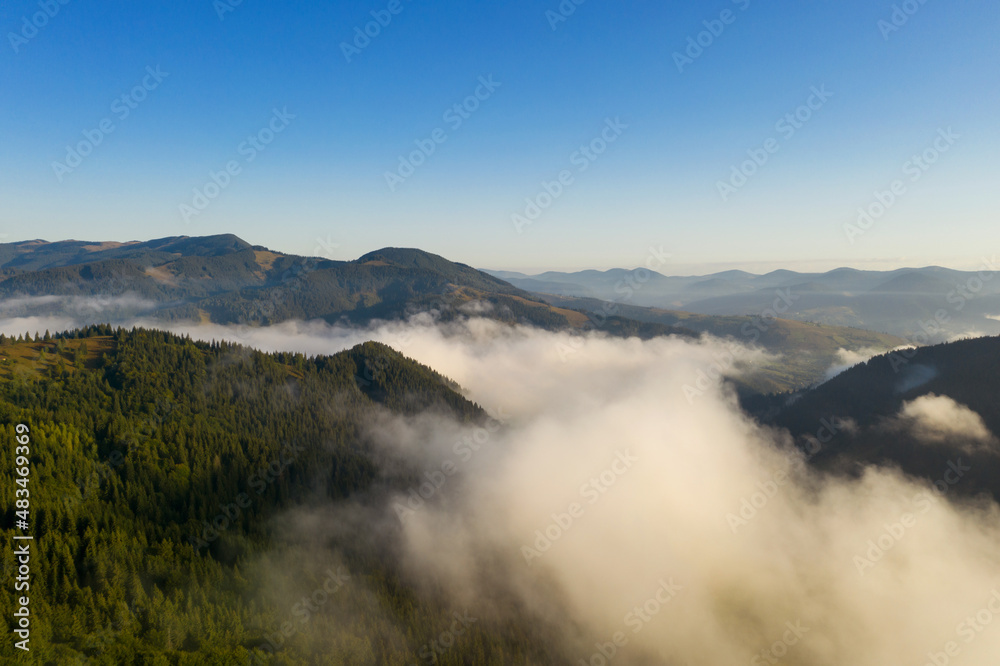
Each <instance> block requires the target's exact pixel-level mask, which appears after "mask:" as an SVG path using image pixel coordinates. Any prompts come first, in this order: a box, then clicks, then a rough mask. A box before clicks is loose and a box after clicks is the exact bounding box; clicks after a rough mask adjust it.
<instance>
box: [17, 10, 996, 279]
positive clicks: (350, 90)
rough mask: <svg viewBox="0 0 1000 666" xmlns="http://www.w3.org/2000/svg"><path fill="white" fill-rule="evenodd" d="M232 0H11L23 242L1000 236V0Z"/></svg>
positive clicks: (980, 239) (879, 253)
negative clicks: (211, 237)
mask: <svg viewBox="0 0 1000 666" xmlns="http://www.w3.org/2000/svg"><path fill="white" fill-rule="evenodd" d="M235 2H236V0H218V1H217V2H213V0H197V1H192V2H184V3H167V2H157V1H148V2H124V1H122V2H116V1H113V0H107V1H104V2H100V3H88V2H82V1H81V0H67V2H66V4H60V3H59V2H58V0H42V2H41V3H39V2H38V0H35V1H33V2H32V1H24V0H8V1H7V2H5V3H4V4H3V7H2V9H0V31H2V35H3V37H4V39H3V43H2V44H0V90H2V91H3V94H2V95H0V136H2V141H3V150H2V151H0V233H4V234H6V237H5V240H6V241H8V242H9V241H15V240H23V239H29V238H38V237H41V238H46V239H49V240H57V239H63V238H78V239H88V240H90V239H93V240H130V239H148V238H156V237H163V236H173V235H205V234H214V233H226V232H231V233H236V234H238V235H240V236H241V237H243V238H245V239H246V240H248V241H250V242H252V243H256V244H261V245H267V246H269V247H272V248H274V249H278V250H282V251H287V252H295V253H303V254H326V255H327V256H331V257H334V258H339V259H351V258H355V257H357V256H359V255H360V254H362V253H364V252H366V251H369V250H371V249H375V248H378V247H383V246H387V245H393V246H408V247H420V248H423V249H426V250H429V251H432V252H436V253H439V254H442V255H444V256H446V257H448V258H451V259H454V260H458V261H463V262H465V263H469V264H472V265H475V266H480V267H489V268H509V269H515V270H518V269H526V270H532V269H545V268H581V267H596V268H607V267H611V266H635V265H641V264H644V263H645V262H646V258H647V256H648V254H649V249H648V248H649V247H651V246H655V247H657V248H659V247H663V248H664V250H665V251H666V252H669V253H670V254H671V262H672V263H671V265H667V266H664V267H663V268H661V271H662V272H665V273H678V272H705V271H708V270H716V269H725V268H730V267H741V268H747V269H751V270H755V269H756V270H766V269H771V268H775V267H779V266H790V267H798V268H832V267H834V266H839V265H851V266H857V267H890V266H899V265H918V264H921V265H922V264H942V265H949V266H956V267H962V266H972V267H974V266H975V265H976V264H977V263H978V261H979V257H980V256H981V254H982V253H983V252H986V251H987V250H991V251H992V250H993V249H994V248H996V247H997V246H998V243H997V240H998V239H1000V232H998V229H1000V226H998V225H997V223H996V222H997V220H996V213H997V211H998V210H1000V187H998V186H997V173H998V168H997V165H996V155H997V154H1000V150H998V149H1000V124H998V123H997V121H996V119H997V118H998V117H1000V86H998V85H997V84H998V74H997V72H1000V40H998V39H997V35H998V34H1000V5H998V4H997V3H996V2H987V1H985V0H984V1H982V2H972V1H969V2H962V1H958V0H950V1H947V2H946V1H945V0H927V1H926V2H925V3H923V4H920V2H919V1H918V0H908V3H896V4H895V6H896V7H899V8H900V9H899V12H897V14H896V24H893V23H892V19H893V14H894V3H893V2H889V1H872V0H864V1H862V0H839V1H837V2H834V1H832V0H830V1H827V0H812V1H806V0H799V1H797V2H791V1H780V0H779V1H775V2H770V3H764V2H759V0H738V1H735V2H734V1H732V0H718V1H713V2H699V3H661V2H652V1H632V2H629V1H627V2H601V1H599V0H585V1H584V2H583V3H582V4H580V5H576V4H575V3H573V2H572V0H566V2H564V3H563V5H562V6H563V8H564V14H568V15H564V14H560V13H559V12H560V3H559V2H558V1H556V0H547V1H542V0H539V1H536V0H528V1H525V2H519V3H509V4H501V3H487V2H457V1H455V2H430V1H429V0H398V2H390V0H365V1H363V2H351V3H348V2H335V3H322V4H321V3H305V2H281V1H277V2H264V1H263V0H242V2H240V3H239V4H238V5H237V4H235ZM49 5H50V6H49ZM902 5H906V7H905V9H908V10H909V11H910V13H909V14H907V13H906V12H904V11H903V9H904V8H903V7H902ZM46 8H47V12H48V14H51V16H46V15H45V14H44V12H45V11H46ZM570 8H572V9H573V11H572V13H570V12H569V11H568V10H569V9H570ZM392 10H395V12H396V13H393V11H392ZM373 12H374V13H375V14H374V15H373ZM555 17H558V19H557V18H555ZM379 18H381V19H382V22H383V23H385V24H386V25H379V24H377V23H373V22H374V21H376V20H377V19H379ZM563 18H565V20H561V19H563ZM904 18H905V22H904V20H903V19H904ZM389 19H391V20H389ZM880 21H883V23H882V24H881V26H880ZM706 22H707V23H706ZM33 23H34V25H33ZM38 26H40V27H38ZM887 26H891V28H892V29H891V30H890V28H889V27H887ZM366 27H367V28H368V31H369V33H370V34H374V35H375V36H374V37H367V41H365V38H359V39H358V40H357V42H354V40H355V38H356V37H357V35H358V32H361V33H362V34H363V32H364V30H365V28H366ZM897 28H898V29H897ZM713 32H714V33H715V34H713ZM689 39H690V40H693V41H694V43H695V44H697V41H698V40H699V39H700V40H701V43H702V45H701V46H693V47H692V46H690V45H691V43H692V42H691V41H689ZM345 43H347V44H352V43H353V44H354V46H353V48H351V49H347V53H345V48H344V46H343V45H344V44H345ZM689 47H690V50H688V49H689ZM699 49H700V51H699ZM685 51H687V54H686V55H684V57H686V58H688V59H687V60H683V61H680V62H678V57H677V56H676V55H675V54H677V53H681V54H682V55H683V54H685ZM150 72H158V74H157V75H156V76H153V75H152V74H150ZM481 81H487V82H490V84H489V85H488V86H485V85H484V84H483V83H481ZM143 84H145V88H143ZM137 86H138V88H137ZM813 90H822V91H824V92H825V93H829V95H826V94H824V95H823V96H822V98H820V97H816V96H815V94H814V92H813ZM477 93H478V94H479V99H476V94H477ZM123 96H125V99H124V100H123ZM809 103H812V106H813V107H814V108H812V109H809V108H808V105H809ZM456 104H458V105H462V104H465V105H466V106H465V108H464V109H462V110H461V111H455V110H454V107H455V105H456ZM803 105H805V106H803ZM460 109H461V107H460ZM126 111H127V112H128V114H127V116H126V115H125V112H126ZM276 111H277V116H276V115H275V112H276ZM795 113H799V118H800V119H799V120H794V114H795ZM786 114H793V122H789V121H783V120H782V119H783V118H785V117H786ZM292 116H294V117H292ZM802 118H807V119H806V120H804V121H803V120H802ZM782 122H784V124H780V123H782ZM102 123H103V125H102ZM789 127H791V128H792V129H791V130H790V129H789ZM949 128H950V129H949ZM106 129H111V130H113V131H111V132H105V131H104V130H106ZM435 130H438V131H437V133H435ZM792 130H794V131H792ZM602 133H603V135H604V136H603V137H602ZM945 136H947V137H950V138H949V139H948V140H947V141H946V140H944V139H943V138H942V137H945ZM250 137H254V138H253V139H252V140H248V139H250ZM434 137H436V138H437V139H438V141H435V140H434ZM611 139H613V141H612V140H611ZM769 140H770V141H769ZM81 142H82V143H83V145H82V146H81V145H80V144H81ZM592 142H593V144H592ZM935 142H937V145H935ZM591 144H592V146H593V150H594V152H590V151H589V150H588V151H583V152H581V147H586V146H588V145H591ZM421 145H422V146H423V147H424V152H425V153H430V154H429V155H425V154H420V153H417V154H416V155H414V159H412V162H411V159H410V155H411V153H413V152H414V151H419V150H420V146H421ZM431 146H433V152H431V151H430V147H431ZM767 147H770V149H771V152H768V150H767V149H766V148H767ZM68 148H69V149H72V151H68ZM77 148H80V150H79V151H77V150H76V149H77ZM945 149H946V150H945ZM599 150H603V152H600V154H597V151H599ZM748 151H750V152H749V153H748ZM925 151H926V152H927V157H928V158H934V163H933V164H923V165H920V164H918V165H916V166H915V164H914V163H913V162H912V161H911V159H912V157H913V156H914V155H921V154H924V153H925ZM83 152H89V154H87V155H85V156H83V155H80V157H79V158H76V157H74V156H73V154H79V153H83ZM754 155H756V156H757V157H758V161H759V162H763V164H759V165H758V164H753V163H751V162H747V160H750V159H751V158H752V157H753V156H754ZM400 156H403V157H404V158H405V160H406V161H407V162H408V163H409V166H407V165H404V167H403V168H402V170H400ZM764 156H766V161H765V160H764V159H763V157H764ZM251 157H252V159H251ZM418 162H419V165H416V166H413V165H414V164H415V163H418ZM409 167H412V174H411V173H410V171H409ZM227 168H229V169H230V170H231V173H226V171H227ZM734 168H735V169H736V170H737V175H736V176H734ZM741 169H742V171H743V174H742V175H743V176H746V175H747V174H749V176H747V177H746V179H745V182H743V181H742V179H741V178H740V174H739V171H740V170H741ZM387 172H388V173H394V174H395V177H390V178H389V179H388V180H391V181H392V182H391V183H389V182H387V176H386V174H387ZM212 174H215V182H213V178H212ZM404 175H405V178H404V177H403V176H404ZM560 175H562V177H563V178H564V182H563V183H559V179H560ZM894 181H898V182H897V183H895V185H896V192H897V193H896V194H893V193H892V190H893V184H894ZM220 183H221V184H224V187H220V186H219V184H220ZM720 183H726V184H727V186H721V185H720ZM546 184H548V187H547V188H546ZM547 190H548V191H547ZM553 193H554V194H555V196H553ZM876 193H880V194H876ZM210 195H211V196H210ZM890 195H891V196H890ZM199 197H202V198H199ZM880 198H881V199H882V202H883V203H886V204H887V205H885V206H883V208H884V210H882V212H881V214H879V215H872V216H871V217H869V218H867V219H862V222H863V224H864V225H865V226H864V228H862V227H860V226H858V220H859V212H858V210H859V208H862V209H865V210H867V211H869V212H870V213H879V211H880V210H881V209H880V206H882V204H880V203H879V199H880ZM890 201H891V202H890ZM531 202H533V203H534V204H535V205H536V206H538V209H537V210H535V209H533V208H532V207H531V205H530V203H531ZM185 207H186V208H185ZM515 215H518V216H520V217H517V218H515V217H514V216H515ZM529 218H530V219H529ZM518 220H519V221H520V223H518ZM859 232H860V233H859Z"/></svg>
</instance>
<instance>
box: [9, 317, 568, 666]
mask: <svg viewBox="0 0 1000 666" xmlns="http://www.w3.org/2000/svg"><path fill="white" fill-rule="evenodd" d="M456 388H457V387H456V386H455V385H454V384H452V383H451V382H450V381H448V380H447V379H445V378H444V377H442V376H440V375H438V374H437V373H435V372H434V371H432V370H431V369H430V368H427V367H425V366H422V365H420V364H418V363H416V362H414V361H411V360H409V359H406V358H404V357H403V356H401V355H400V354H398V353H397V352H395V351H394V350H392V349H390V348H388V347H385V346H383V345H380V344H376V343H366V344H363V345H359V346H357V347H355V348H353V349H350V350H347V351H344V352H341V353H338V354H335V355H332V356H323V357H305V356H303V355H301V354H292V353H277V354H264V353H260V352H256V351H252V350H249V349H246V348H243V347H241V346H238V345H234V344H230V343H225V342H221V343H220V342H213V343H203V342H196V341H192V340H191V339H189V338H182V337H177V336H175V335H172V334H169V333H164V332H160V331H155V330H142V329H131V330H126V329H120V328H119V329H112V328H111V327H110V326H107V325H99V326H92V327H89V328H87V329H83V330H77V331H72V332H68V333H64V334H58V335H51V334H49V333H46V334H45V335H44V336H19V337H16V338H9V337H3V338H0V428H2V432H0V438H2V441H3V442H4V445H3V446H2V447H0V451H2V465H0V477H2V478H3V484H2V492H3V494H4V506H6V507H8V508H7V510H6V515H5V521H4V524H3V527H4V535H3V540H2V551H0V562H2V571H0V574H2V576H0V577H2V579H3V585H2V586H0V600H2V605H3V607H4V608H5V609H13V608H15V607H16V606H15V603H16V600H17V597H19V596H20V595H23V594H28V596H29V597H30V613H31V615H30V621H31V623H30V626H31V634H30V648H31V649H30V652H23V651H22V650H18V649H16V648H15V647H14V645H13V644H14V642H15V641H16V640H17V638H16V637H15V636H14V634H13V633H12V632H13V630H14V629H15V628H16V627H15V619H14V618H13V617H12V615H11V613H5V621H6V622H7V625H8V631H7V634H6V635H7V638H6V639H5V640H4V642H3V644H2V647H0V659H2V660H3V661H4V662H10V663H25V664H58V665H60V666H62V665H66V664H155V665H166V664H227V665H228V664H414V663H439V664H445V665H447V664H469V663H476V664H498V665H499V664H516V663H562V662H561V660H560V659H559V657H558V656H556V655H555V654H553V651H554V650H556V647H554V646H553V645H552V643H551V642H550V641H547V640H545V638H544V626H540V625H539V623H537V622H530V623H529V621H528V620H523V621H517V622H511V621H510V620H501V619H496V618H499V617H500V615H499V614H497V615H496V618H495V619H490V617H488V616H489V613H488V609H489V601H488V600H486V601H485V602H484V605H483V608H485V609H486V612H485V615H483V614H482V613H481V615H480V616H479V617H476V618H474V620H475V621H472V620H471V619H469V618H468V617H465V620H463V622H458V620H457V619H456V618H459V617H464V616H462V615H461V613H463V612H465V610H466V609H459V608H453V607H452V606H451V605H449V603H448V601H447V600H446V599H445V598H444V597H443V595H440V594H435V593H434V592H433V590H431V591H427V590H421V591H420V592H419V593H418V592H417V591H415V590H414V588H413V586H412V585H407V584H406V582H405V581H404V579H403V578H402V577H401V574H400V572H399V571H396V570H395V568H394V567H395V566H396V565H394V564H393V561H394V560H393V558H391V557H387V556H386V554H385V553H384V552H382V550H381V549H382V548H384V546H380V545H378V543H379V542H378V541H377V540H375V539H370V538H367V534H366V533H367V531H368V529H369V526H368V525H366V524H365V523H364V521H363V520H357V521H354V522H350V523H345V524H344V525H341V526H339V529H331V530H330V534H332V535H335V536H332V537H330V538H328V539H326V540H325V541H321V542H317V540H312V541H308V542H305V541H302V540H300V539H296V538H293V537H291V536H289V534H290V532H289V531H288V530H283V529H282V524H283V520H282V517H283V516H284V515H286V512H288V511H289V510H291V509H293V508H296V507H310V506H337V504H338V503H343V502H345V501H346V500H348V499H350V500H352V501H354V502H357V501H362V502H363V501H364V500H365V498H369V499H371V498H377V497H378V496H379V493H380V492H382V493H384V492H385V491H386V490H388V489H393V488H395V489H402V488H406V487H408V486H409V485H410V484H411V483H412V482H413V481H414V480H415V479H418V478H419V472H420V470H407V469H405V468H403V469H401V468H399V467H398V466H394V467H392V469H393V471H392V472H391V473H390V472H387V471H385V470H384V469H383V468H384V467H385V466H384V465H383V462H384V461H382V460H380V458H379V454H378V453H376V451H375V450H374V448H373V447H372V446H371V445H369V444H368V443H366V439H365V436H364V433H363V424H364V423H365V422H366V419H370V418H374V417H375V416H376V415H377V413H378V412H385V411H389V412H392V413H396V414H414V413H417V412H419V411H421V410H425V409H427V408H433V409H436V410H440V411H443V412H449V413H450V414H451V415H452V416H453V418H455V419H456V420H458V421H460V422H466V423H469V424H474V423H479V422H482V421H483V420H484V419H485V418H486V416H485V413H484V412H483V410H481V409H480V408H479V407H478V406H477V405H475V404H473V403H471V402H469V401H467V400H466V399H465V398H464V397H462V396H461V395H460V394H459V393H458V392H456ZM17 424H24V425H26V426H27V427H28V428H29V430H30V456H29V457H30V480H29V481H28V483H27V488H28V489H29V490H30V519H29V529H28V530H27V532H26V533H30V534H31V535H33V536H34V541H33V542H32V546H31V552H32V556H31V563H30V566H31V579H30V593H25V592H15V590H14V575H15V571H16V568H17V567H16V564H15V558H14V548H15V543H18V542H15V541H14V540H13V536H14V535H15V534H21V533H22V530H18V529H16V528H15V527H14V525H15V518H16V516H15V504H14V488H15V487H20V486H16V485H15V479H16V478H17V477H15V471H14V470H15V435H16V433H15V427H16V426H17ZM371 501H374V500H371ZM321 591H322V592H321ZM310 599H311V600H312V602H311V603H310V601H309V600H310ZM481 610H482V609H481ZM504 617H509V616H507V615H504ZM456 622H458V624H456ZM456 626H457V627H461V632H460V635H459V633H458V632H456V633H455V634H450V633H449V631H450V628H455V627H456ZM444 639H447V640H446V641H444ZM443 642H447V644H448V647H447V649H446V648H444V647H442V645H443Z"/></svg>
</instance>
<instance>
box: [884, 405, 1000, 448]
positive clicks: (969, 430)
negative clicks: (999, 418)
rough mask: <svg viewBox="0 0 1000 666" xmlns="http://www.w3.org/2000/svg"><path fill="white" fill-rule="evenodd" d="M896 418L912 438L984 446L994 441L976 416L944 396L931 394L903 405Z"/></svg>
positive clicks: (963, 406)
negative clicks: (900, 420) (911, 434)
mask: <svg viewBox="0 0 1000 666" xmlns="http://www.w3.org/2000/svg"><path fill="white" fill-rule="evenodd" d="M899 415H900V418H901V419H903V420H904V421H905V422H906V423H907V425H908V426H909V427H910V430H911V431H912V432H913V433H914V434H915V435H917V436H918V437H920V438H921V439H923V440H925V441H928V442H935V443H940V442H944V441H947V440H950V439H967V440H972V441H973V442H978V443H982V444H985V443H988V442H989V441H990V440H991V439H993V435H992V433H990V431H989V429H988V428H987V427H986V424H985V423H983V419H982V417H981V416H979V414H977V413H976V412H974V411H972V410H971V409H969V408H968V407H966V406H965V405H961V404H959V403H957V402H955V401H954V400H952V399H951V398H949V397H948V396H946V395H934V394H933V393H930V394H928V395H924V396H921V397H919V398H917V399H916V400H911V401H910V402H906V403H903V408H902V409H901V410H900V412H899Z"/></svg>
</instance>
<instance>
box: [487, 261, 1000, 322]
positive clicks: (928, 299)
mask: <svg viewBox="0 0 1000 666" xmlns="http://www.w3.org/2000/svg"><path fill="white" fill-rule="evenodd" d="M998 270H1000V262H998V261H997V260H996V257H995V256H993V257H991V258H984V259H983V262H982V266H981V267H980V270H979V271H957V270H952V269H948V268H942V267H940V266H928V267H924V268H900V269H897V270H893V271H862V270H857V269H853V268H838V269H835V270H832V271H829V272H826V273H798V272H795V271H788V270H777V271H772V272H770V273H767V274H764V275H754V274H751V273H747V272H745V271H724V272H721V273H715V274H711V275H702V276H685V277H673V276H666V275H663V274H661V273H657V272H655V271H649V270H646V269H635V270H627V269H611V270H608V271H593V270H587V271H578V272H575V273H563V272H558V271H549V272H546V273H540V274H538V275H523V274H516V273H512V272H509V271H508V272H503V276H504V279H505V280H507V281H508V282H510V283H511V284H513V285H515V286H517V287H520V288H522V289H525V290H527V291H530V292H534V293H539V294H549V295H554V296H564V297H575V298H595V299H600V300H605V301H615V302H624V303H627V304H629V305H636V306H644V307H654V308H661V309H668V310H682V311H686V312H693V313H697V314H706V315H741V314H742V315H753V314H757V313H759V312H761V311H762V310H764V309H766V308H767V307H768V304H769V303H770V302H772V301H773V300H774V295H775V290H789V291H790V292H791V293H792V294H793V295H794V296H795V299H794V302H793V303H791V304H790V307H789V308H788V310H787V311H786V312H785V313H784V314H783V316H785V317H788V318H791V319H799V320H801V321H810V322H817V323H821V324H828V325H835V326H853V327H857V328H864V329H868V330H873V331H883V332H887V333H891V334H894V335H901V336H911V335H913V334H915V333H916V332H917V331H920V330H921V327H920V323H921V322H926V321H928V320H934V319H940V318H939V317H937V315H938V314H941V313H943V314H944V318H945V321H939V322H938V324H939V328H940V329H941V334H940V335H939V336H938V338H937V340H938V341H944V340H946V339H948V338H950V337H954V336H956V335H961V334H966V333H969V334H974V333H978V334H981V335H988V334H998V333H1000V321H998V320H996V319H993V318H991V317H995V316H997V315H1000V278H996V273H997V271H998ZM488 272H489V271H488ZM494 274H500V272H495V273H494ZM626 285H632V288H626ZM549 300H550V301H551V299H549Z"/></svg>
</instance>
